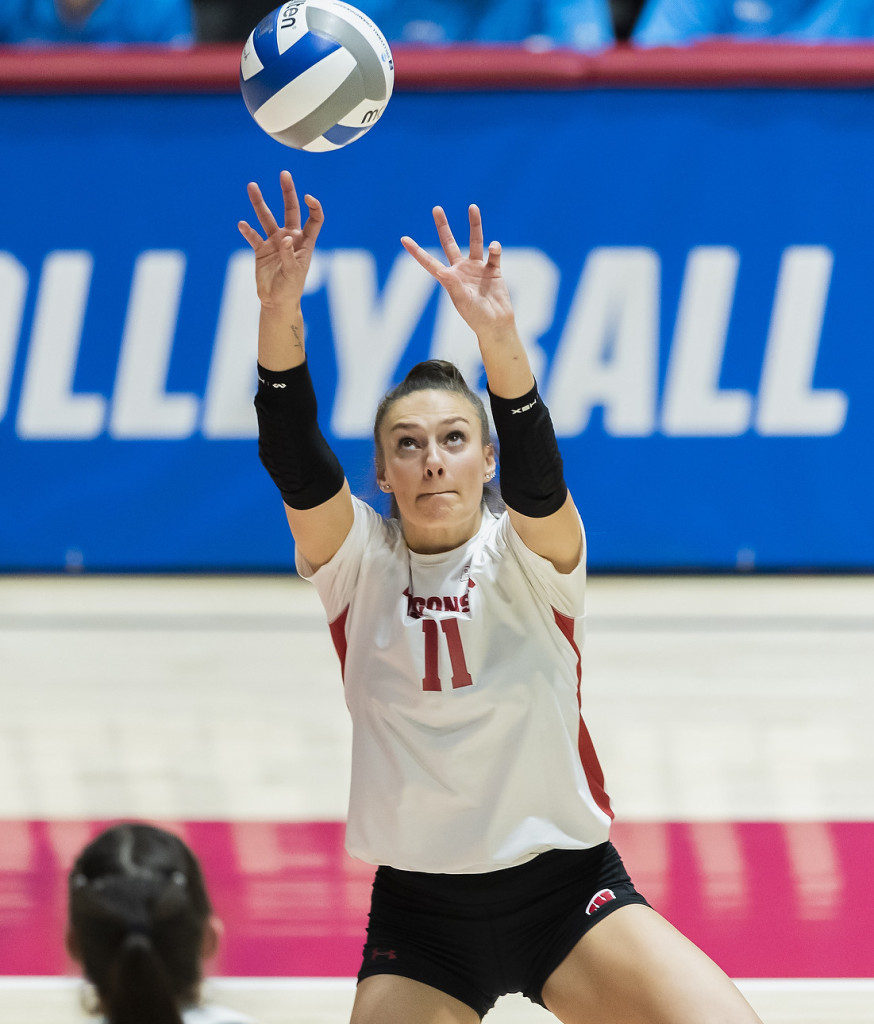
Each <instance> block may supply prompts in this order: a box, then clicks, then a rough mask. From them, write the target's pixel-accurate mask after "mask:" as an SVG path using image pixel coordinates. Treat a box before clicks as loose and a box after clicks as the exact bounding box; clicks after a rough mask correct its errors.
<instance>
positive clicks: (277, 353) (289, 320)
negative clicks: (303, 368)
mask: <svg viewBox="0 0 874 1024" xmlns="http://www.w3.org/2000/svg"><path fill="white" fill-rule="evenodd" d="M305 359H306V351H305V349H304V323H303V314H302V313H301V310H300V306H299V305H297V306H294V307H289V308H282V307H274V306H266V307H265V306H262V307H261V319H260V321H259V325H258V362H259V363H260V364H261V365H262V366H263V367H265V368H266V369H268V370H277V371H278V370H290V369H291V368H292V367H294V366H300V364H301V363H302V362H304V360H305Z"/></svg>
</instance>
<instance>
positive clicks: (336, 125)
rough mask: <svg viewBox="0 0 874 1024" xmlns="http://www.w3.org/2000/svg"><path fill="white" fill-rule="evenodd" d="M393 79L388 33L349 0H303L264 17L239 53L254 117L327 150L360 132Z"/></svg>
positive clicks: (376, 115) (284, 137) (296, 145)
mask: <svg viewBox="0 0 874 1024" xmlns="http://www.w3.org/2000/svg"><path fill="white" fill-rule="evenodd" d="M393 85H394V61H393V60H392V55H391V50H390V49H389V45H388V43H387V42H386V41H385V37H384V36H383V34H382V33H381V32H380V31H379V29H378V28H377V27H376V25H375V24H374V23H373V22H372V21H371V20H370V18H368V17H367V15H366V14H363V13H362V12H361V11H359V10H358V9H357V8H355V7H352V6H351V5H350V4H347V3H342V0H296V2H292V3H285V4H282V6H281V7H277V8H276V10H275V11H273V12H271V13H270V14H268V15H267V16H266V17H265V18H263V19H262V20H261V21H260V22H259V23H258V25H257V26H256V27H255V28H254V29H253V31H252V34H251V35H250V36H249V38H248V39H247V40H246V44H245V46H244V47H243V54H242V57H241V58H240V91H241V92H242V94H243V100H244V102H245V104H246V107H247V109H248V111H249V113H250V114H251V115H252V117H253V118H254V119H255V122H256V123H257V124H258V125H259V127H261V128H262V129H263V130H264V131H265V132H267V134H268V135H269V136H270V137H271V138H274V139H276V141H277V142H281V143H282V144H283V145H284V146H290V147H292V148H293V149H302V150H306V151H307V152H311V153H326V152H331V151H332V150H335V149H341V148H342V147H343V146H348V145H349V143H350V142H354V141H355V140H356V139H360V138H361V136H362V135H364V133H365V132H367V131H369V130H370V129H371V128H372V127H373V126H374V125H375V124H376V122H377V121H378V120H379V119H380V117H381V116H382V112H383V111H384V110H385V107H386V104H387V103H388V101H389V98H390V97H391V93H392V87H393Z"/></svg>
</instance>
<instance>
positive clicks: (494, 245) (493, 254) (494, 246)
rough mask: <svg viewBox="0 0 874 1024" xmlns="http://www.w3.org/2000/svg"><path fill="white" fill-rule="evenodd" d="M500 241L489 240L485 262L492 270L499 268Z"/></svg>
mask: <svg viewBox="0 0 874 1024" xmlns="http://www.w3.org/2000/svg"><path fill="white" fill-rule="evenodd" d="M501 252H502V249H501V243H500V242H489V258H488V260H486V263H487V264H488V265H489V266H490V267H491V268H492V270H500V269H501Z"/></svg>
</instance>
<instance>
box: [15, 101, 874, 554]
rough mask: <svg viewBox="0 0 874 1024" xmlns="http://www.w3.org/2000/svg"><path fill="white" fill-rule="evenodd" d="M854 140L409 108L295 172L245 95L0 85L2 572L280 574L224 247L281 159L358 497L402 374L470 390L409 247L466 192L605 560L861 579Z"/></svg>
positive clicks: (239, 250)
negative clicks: (309, 230)
mask: <svg viewBox="0 0 874 1024" xmlns="http://www.w3.org/2000/svg"><path fill="white" fill-rule="evenodd" d="M872 123H874V93H872V92H862V91H841V90H830V91H829V90H826V91H810V90H785V91H781V90H774V91H760V90H753V89H750V90H735V91H732V90H718V89H714V90H676V91H672V90H661V89H659V90H655V89H654V90H640V89H615V90H606V89H605V90H589V91H581V92H576V91H574V92H530V93H527V92H523V93H512V92H507V93H498V92H494V93H488V92H486V93H448V94H437V93H423V94H413V93H401V94H397V95H395V96H394V97H393V98H392V100H391V102H390V104H389V106H388V108H387V110H386V112H385V114H384V115H383V119H382V121H381V122H380V124H379V125H377V126H376V127H375V128H374V129H373V130H372V131H371V132H369V133H368V134H367V135H366V136H365V137H364V138H363V139H361V140H360V141H359V142H357V143H355V144H353V145H351V146H349V147H347V148H346V149H344V150H341V151H338V152H336V153H331V154H302V153H298V152H295V151H293V150H287V149H284V148H283V147H282V146H280V145H278V144H277V143H275V142H273V141H272V140H271V139H270V138H268V137H267V136H266V135H265V134H264V133H262V132H261V131H260V129H258V128H257V126H256V125H255V124H254V122H253V121H252V120H251V118H250V117H249V115H248V114H247V112H246V110H245V107H244V106H243V103H242V100H241V99H240V98H239V97H238V96H234V95H218V96H194V95H162V96H120V95H118V96H48V97H47V96H42V97H23V96H22V97H12V96H6V97H2V98H0V146H2V152H3V154H4V157H3V160H2V161H0V189H2V195H3V197H4V201H3V207H2V215H0V466H2V489H0V568H2V569H3V570H6V571H15V570H62V569H64V568H68V569H79V568H84V569H85V570H95V571H97V570H101V571H103V570H122V571H126V570H146V571H150V570H171V571H172V570H177V571H199V570H232V571H236V570H285V569H288V568H290V567H291V565H292V555H293V551H292V544H291V540H290V537H289V535H288V532H287V528H286V525H285V518H284V515H283V512H282V505H281V501H280V499H279V496H278V494H277V492H276V491H275V489H274V487H273V485H272V483H271V482H270V480H269V479H268V477H267V476H266V474H265V473H264V471H263V469H262V468H261V466H260V464H259V462H258V457H257V444H256V436H255V435H256V424H255V417H254V410H253V408H252V396H253V394H254V381H255V374H254V362H255V352H256V332H257V319H258V308H257V299H256V296H255V291H254V284H253V271H252V261H251V255H250V251H249V250H248V247H247V246H246V245H245V243H244V242H243V241H242V239H241V237H240V236H239V234H238V232H237V228H236V223H237V221H238V220H239V219H241V218H245V219H249V220H251V219H252V217H251V210H250V208H249V206H248V201H247V198H246V192H245V185H246V182H247V181H249V180H257V181H259V182H260V183H261V184H262V186H263V188H264V190H265V192H266V194H267V196H268V199H269V200H270V201H272V203H273V204H274V206H275V207H278V203H279V188H278V174H279V171H280V169H281V168H283V167H288V168H289V169H290V170H291V171H292V173H293V174H294V175H295V178H296V181H297V183H298V186H299V188H300V190H301V191H309V192H312V193H313V194H315V195H317V196H318V197H319V198H320V199H321V201H322V203H323V205H324V207H325V211H326V217H327V219H326V223H325V227H324V230H323V232H322V235H321V238H320V240H319V251H318V257H317V259H316V261H315V263H314V265H313V268H312V273H311V276H310V280H309V291H308V294H307V295H306V297H305V303H306V305H305V309H304V312H305V315H306V318H307V322H308V352H309V358H310V362H311V365H312V367H313V374H314V377H315V380H316V384H317V389H318V392H319V395H320V399H321V419H322V422H323V425H324V428H325V433H326V435H327V436H328V437H329V440H330V441H331V443H332V444H333V446H334V447H335V450H336V451H337V453H338V455H339V457H340V459H341V461H342V463H343V465H344V467H345V468H346V471H347V475H348V476H349V479H350V482H351V483H352V486H353V488H354V489H355V490H356V491H357V492H358V493H360V494H361V495H362V496H365V497H368V498H374V497H375V496H374V481H373V472H372V444H371V440H370V431H371V423H372V415H373V412H374V410H375V406H376V403H377V401H378V399H379V397H380V396H381V395H382V394H383V392H384V391H385V390H386V389H387V388H388V387H390V386H391V385H392V384H393V383H394V382H395V381H397V380H398V379H399V378H400V377H401V376H403V373H404V372H405V370H406V368H408V367H409V366H410V365H411V364H412V363H413V362H414V361H416V360H418V359H421V358H426V357H428V356H429V355H434V356H441V357H446V358H451V359H453V360H455V361H456V362H457V363H458V364H459V365H460V366H461V368H462V369H463V370H464V372H465V374H466V375H467V376H468V379H469V380H471V381H472V382H475V383H477V384H478V385H479V386H480V387H482V386H483V385H484V382H483V380H482V368H481V366H480V364H479V362H478V354H477V350H476V344H475V339H474V338H473V337H472V335H470V334H469V332H468V331H467V329H466V328H465V327H464V325H463V324H462V323H461V321H460V320H459V319H458V317H457V314H455V312H454V311H453V310H452V309H451V307H450V306H448V304H447V302H446V300H445V299H444V298H443V297H442V296H440V295H439V294H438V291H437V289H436V287H435V285H434V283H433V282H432V280H431V279H430V278H429V277H428V275H426V274H425V273H424V272H423V271H422V270H421V268H419V267H418V266H417V265H416V264H415V263H414V261H413V260H412V259H410V257H408V256H407V255H406V254H405V253H404V252H403V250H402V249H401V247H400V244H399V241H398V240H399V238H400V236H401V235H402V234H410V235H412V236H413V237H414V238H416V239H417V240H418V241H420V242H422V243H423V244H426V245H432V244H436V238H435V234H434V229H433V223H432V221H431V217H430V210H431V207H432V206H433V205H434V204H438V203H439V204H441V205H443V206H445V207H446V209H447V212H448V214H449V216H450V220H451V222H453V224H454V225H455V226H456V231H457V234H458V235H459V236H462V235H463V233H464V229H465V218H466V209H467V204H468V203H470V202H477V203H479V204H480V206H481V207H482V210H483V216H484V220H485V226H486V232H487V235H488V239H491V238H497V239H499V240H500V241H501V242H502V243H503V245H504V250H505V257H504V266H505V272H506V275H507V277H508V280H509V282H510V287H511V290H512V292H513V297H514V302H515V305H516V309H517V313H518V320H519V326H520V331H521V333H522V335H523V337H524V340H525V343H526V345H527V347H528V348H529V351H530V353H531V358H532V362H533V364H534V366H535V370H536V373H537V377H538V380H539V382H540V385H541V391H542V393H543V394H544V396H545V398H546V400H547V403H548V405H549V407H550V409H551V412H552V415H553V419H554V421H555V424H556V429H557V432H558V434H559V438H560V443H561V447H562V451H563V454H564V456H565V464H566V471H567V476H568V479H569V483H570V485H571V487H572V490H573V492H574V494H575V497H576V499H577V503H578V505H579V507H580V509H581V511H582V514H583V518H584V520H585V522H586V526H587V532H588V538H589V549H590V552H589V553H590V565H591V566H592V568H594V569H596V570H597V569H603V570H619V569H629V570H655V569H713V570H722V569H734V568H742V569H778V570H783V569H819V568H822V569H872V568H874V472H872V456H871V438H872V436H874V396H872V390H874V344H872V335H874V314H872V308H871V302H870V299H869V295H870V288H871V285H870V282H871V280H872V275H874V236H872V232H871V231H870V225H871V224H872V223H874V191H872V189H871V185H870V183H871V181H872V180H874V141H872V137H871V132H870V125H871V124H872ZM488 239H487V240H488Z"/></svg>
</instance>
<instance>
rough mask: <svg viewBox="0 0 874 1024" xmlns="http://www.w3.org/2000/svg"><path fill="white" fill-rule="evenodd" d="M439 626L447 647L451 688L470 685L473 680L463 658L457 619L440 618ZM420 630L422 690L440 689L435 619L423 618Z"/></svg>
mask: <svg viewBox="0 0 874 1024" xmlns="http://www.w3.org/2000/svg"><path fill="white" fill-rule="evenodd" d="M440 628H441V629H442V630H443V635H444V636H445V637H446V643H447V645H448V647H449V661H450V663H451V665H452V689H453V690H457V689H458V688H459V687H460V686H472V685H473V680H472V679H471V677H470V672H468V671H467V662H466V661H465V660H464V648H463V647H462V646H461V631H460V630H459V628H458V619H441V620H440ZM422 632H423V633H424V634H425V678H424V679H423V680H422V689H423V690H442V689H443V687H442V685H441V684H440V675H439V669H438V666H439V663H440V657H439V647H438V641H439V634H438V631H437V620H436V619H423V620H422Z"/></svg>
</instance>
